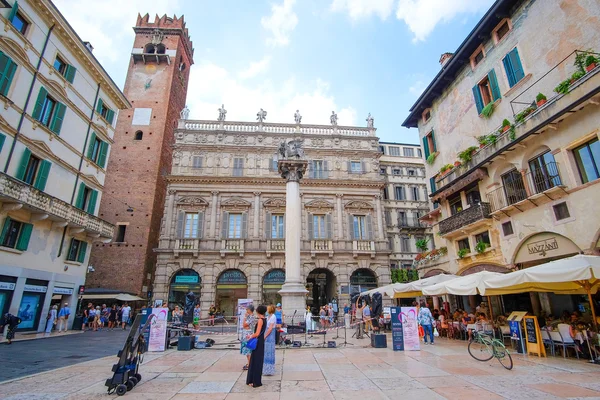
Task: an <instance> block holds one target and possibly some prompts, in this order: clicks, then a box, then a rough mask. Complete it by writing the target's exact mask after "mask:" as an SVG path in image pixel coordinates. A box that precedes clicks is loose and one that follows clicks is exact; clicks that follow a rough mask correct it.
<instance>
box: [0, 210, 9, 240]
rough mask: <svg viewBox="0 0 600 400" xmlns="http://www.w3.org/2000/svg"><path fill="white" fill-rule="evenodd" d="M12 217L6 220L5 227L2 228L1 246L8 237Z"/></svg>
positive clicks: (0, 234) (0, 235)
mask: <svg viewBox="0 0 600 400" xmlns="http://www.w3.org/2000/svg"><path fill="white" fill-rule="evenodd" d="M10 221H11V220H10V217H8V216H7V217H6V218H5V219H4V225H3V226H2V233H0V244H2V243H4V240H5V239H6V235H7V234H8V228H9V227H10Z"/></svg>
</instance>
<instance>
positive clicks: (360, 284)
mask: <svg viewBox="0 0 600 400" xmlns="http://www.w3.org/2000/svg"><path fill="white" fill-rule="evenodd" d="M375 288H377V276H376V275H375V272H373V271H372V270H370V269H368V268H359V269H357V270H355V271H354V272H353V273H352V275H350V296H352V295H354V294H356V293H361V292H364V291H366V290H371V289H375Z"/></svg>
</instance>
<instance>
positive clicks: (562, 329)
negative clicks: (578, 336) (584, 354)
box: [549, 324, 579, 358]
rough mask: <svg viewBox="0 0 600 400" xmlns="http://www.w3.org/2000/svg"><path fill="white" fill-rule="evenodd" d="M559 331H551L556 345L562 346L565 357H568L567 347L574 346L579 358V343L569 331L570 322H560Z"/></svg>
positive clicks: (551, 336)
mask: <svg viewBox="0 0 600 400" xmlns="http://www.w3.org/2000/svg"><path fill="white" fill-rule="evenodd" d="M557 328H558V331H551V332H549V333H550V338H551V339H552V342H553V343H554V345H555V346H558V347H562V352H563V358H566V357H567V349H568V348H573V349H574V350H575V355H576V356H577V358H579V352H578V349H577V344H575V341H574V340H573V338H572V337H571V334H570V332H569V325H568V324H558V327H557Z"/></svg>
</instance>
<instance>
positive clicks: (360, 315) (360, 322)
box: [355, 297, 365, 339]
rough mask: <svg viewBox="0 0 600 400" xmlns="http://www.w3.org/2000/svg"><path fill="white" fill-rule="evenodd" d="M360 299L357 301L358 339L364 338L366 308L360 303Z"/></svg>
mask: <svg viewBox="0 0 600 400" xmlns="http://www.w3.org/2000/svg"><path fill="white" fill-rule="evenodd" d="M359 301H360V297H359V298H358V299H356V311H355V312H356V315H355V318H356V338H357V339H362V338H363V309H364V308H365V306H364V304H362V303H359Z"/></svg>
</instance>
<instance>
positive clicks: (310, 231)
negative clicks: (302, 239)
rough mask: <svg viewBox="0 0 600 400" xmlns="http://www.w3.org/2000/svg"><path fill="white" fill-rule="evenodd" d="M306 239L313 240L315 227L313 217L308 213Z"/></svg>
mask: <svg viewBox="0 0 600 400" xmlns="http://www.w3.org/2000/svg"><path fill="white" fill-rule="evenodd" d="M308 238H309V239H311V240H312V239H314V238H315V227H314V221H313V215H312V214H311V213H308Z"/></svg>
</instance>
